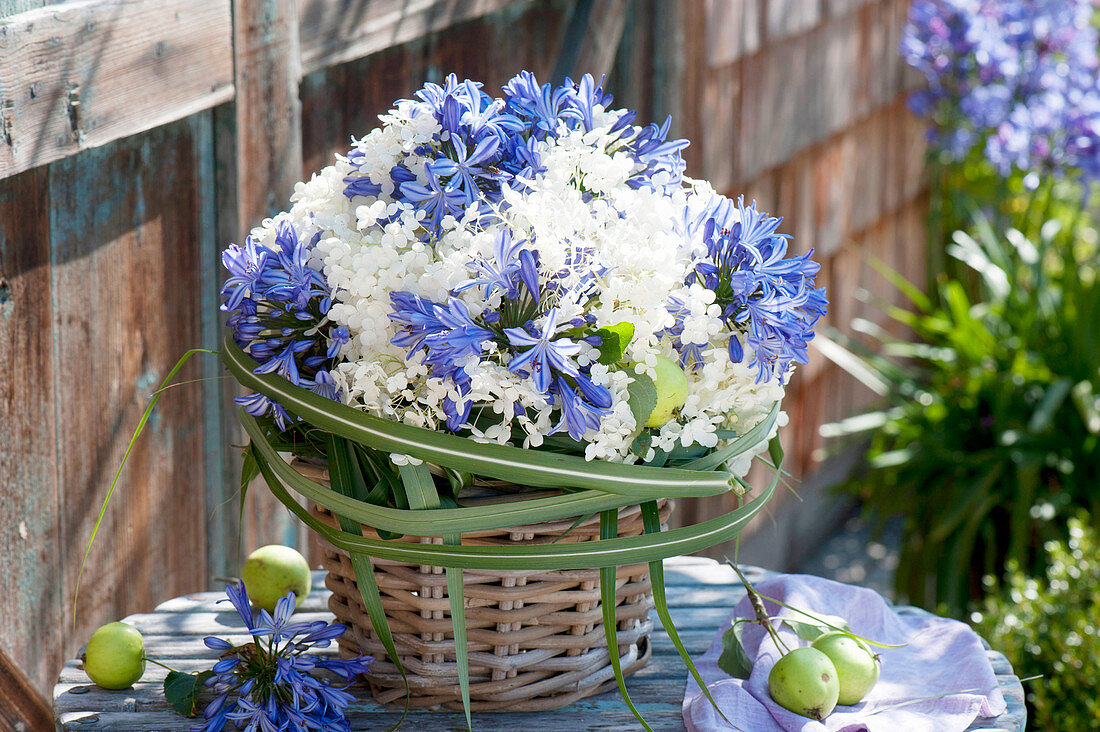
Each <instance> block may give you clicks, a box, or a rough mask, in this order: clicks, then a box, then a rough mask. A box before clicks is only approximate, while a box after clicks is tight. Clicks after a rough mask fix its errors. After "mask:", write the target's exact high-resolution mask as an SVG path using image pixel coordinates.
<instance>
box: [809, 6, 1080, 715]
mask: <svg viewBox="0 0 1100 732" xmlns="http://www.w3.org/2000/svg"><path fill="white" fill-rule="evenodd" d="M1095 22H1096V18H1095V17H1094V8H1093V6H1092V4H1091V3H1090V2H1088V1H1087V0H1029V1H1026V2H1025V1H1022V0H1021V1H1018V0H996V1H993V0H916V1H915V2H913V3H912V5H911V6H910V13H909V22H908V24H907V26H906V28H905V33H904V39H903V42H902V47H901V51H902V54H903V55H904V56H905V58H906V60H907V61H908V62H909V63H910V64H911V65H912V66H913V67H915V68H916V69H918V70H920V71H921V72H922V73H923V74H924V76H925V79H926V81H927V86H926V87H925V88H923V89H921V90H918V91H917V92H916V93H915V94H914V96H913V99H912V101H913V106H914V109H915V110H916V111H918V112H919V113H921V114H924V115H926V116H927V117H928V118H929V119H930V120H931V123H932V124H931V132H932V141H933V148H932V156H931V160H932V162H933V163H934V165H935V167H934V169H933V173H934V175H933V185H934V187H933V193H934V196H933V206H932V209H931V211H930V217H929V230H930V232H931V236H930V249H929V255H930V257H932V258H933V267H932V269H933V271H934V273H935V274H936V277H935V278H934V280H933V281H932V282H930V283H928V284H929V286H927V287H925V283H923V282H913V283H910V282H906V281H905V280H904V279H902V278H901V277H900V276H899V275H897V274H896V273H890V272H886V274H887V276H888V277H890V279H891V281H892V282H893V283H894V284H895V285H897V286H898V288H899V289H900V290H901V292H902V293H903V294H904V296H905V298H906V299H907V300H908V304H909V305H910V308H909V309H903V308H893V307H890V308H886V312H885V315H886V316H887V317H889V318H893V319H894V320H895V321H896V323H895V324H896V326H897V327H896V328H892V329H890V330H889V331H887V330H885V329H881V328H875V329H870V328H865V327H864V328H861V327H860V326H858V325H856V324H855V323H853V329H856V330H860V332H861V333H862V334H863V335H864V336H866V337H865V338H862V339H861V340H859V341H855V340H851V339H847V338H845V337H844V336H843V335H841V334H840V333H832V332H831V333H829V334H828V339H822V340H820V341H819V344H821V346H822V348H821V350H822V351H823V352H826V353H832V354H834V355H836V356H837V358H836V362H837V364H838V365H841V366H842V367H846V368H849V369H850V370H851V371H852V373H853V375H854V376H856V377H857V378H860V379H862V380H863V381H864V383H865V384H867V385H868V387H869V388H871V389H873V390H875V391H876V392H878V393H879V394H880V395H881V401H880V403H878V404H876V405H875V406H874V408H873V409H872V410H870V411H868V412H865V413H863V414H860V415H856V416H853V417H851V418H849V419H847V420H844V421H843V422H840V423H838V424H834V425H826V426H824V427H823V428H822V431H823V432H824V433H829V434H831V435H835V436H839V437H845V436H850V437H853V438H854V439H855V440H857V441H859V442H861V443H863V444H868V445H869V447H868V452H867V458H868V460H867V467H869V468H870V470H867V471H862V472H861V473H860V474H859V475H857V476H853V477H852V479H851V480H850V481H849V483H848V485H847V487H848V488H849V489H850V490H851V491H852V492H854V493H856V494H857V495H859V497H860V498H861V499H862V500H863V502H864V505H865V506H866V507H867V508H868V510H869V511H872V512H873V513H874V514H875V515H877V516H878V517H879V518H882V519H886V518H889V517H891V516H899V515H900V516H901V517H903V518H904V524H903V527H904V528H903V531H904V539H903V542H902V546H901V550H900V556H899V566H898V571H897V573H896V576H895V581H896V583H897V590H898V594H899V595H901V596H904V597H906V598H907V599H908V601H910V602H912V603H914V604H919V605H922V606H924V607H927V608H929V609H936V610H939V611H943V610H946V611H947V612H949V613H951V614H953V615H956V616H958V617H966V615H967V613H968V612H969V610H970V609H971V608H972V607H973V605H974V603H976V602H977V601H979V600H980V599H981V597H982V595H983V594H985V593H988V592H990V589H991V587H993V586H994V585H995V584H996V583H994V582H992V581H987V582H982V581H980V578H981V577H982V576H983V575H988V576H990V577H1003V576H1004V574H1005V568H1006V564H1007V566H1013V567H1016V568H1022V569H1024V570H1026V571H1028V572H1030V573H1032V574H1033V575H1039V574H1042V573H1043V571H1044V566H1043V564H1044V562H1045V561H1046V553H1045V552H1044V551H1043V548H1044V544H1046V543H1047V542H1051V541H1065V540H1066V539H1067V538H1068V536H1069V532H1070V518H1071V517H1072V516H1073V515H1074V514H1076V513H1077V512H1078V511H1080V510H1087V511H1090V512H1091V513H1092V514H1093V520H1097V519H1100V506H1098V504H1097V501H1096V495H1097V494H1096V484H1097V481H1098V473H1097V470H1098V466H1100V369H1098V364H1100V335H1098V334H1100V329H1098V328H1097V327H1096V321H1097V319H1098V318H1100V248H1098V246H1097V242H1098V240H1100V237H1098V235H1097V226H1096V216H1095V213H1096V209H1095V202H1094V200H1095V199H1092V200H1090V195H1091V194H1092V193H1094V189H1095V183H1096V181H1097V179H1098V176H1100V82H1098V76H1100V74H1098V69H1100V63H1098V60H1097V50H1098V44H1100V39H1098V34H1097V30H1096V26H1095ZM937 256H938V257H940V262H936V260H935V257H937ZM899 333H904V334H906V335H905V336H900V337H899ZM902 338H904V340H903V339H902ZM930 486H934V487H935V490H934V491H933V492H930V491H929V487H930ZM944 557H951V561H944ZM1083 662H1085V663H1087V662H1088V661H1083ZM1052 681H1054V682H1057V679H1052ZM1058 686H1059V683H1052V684H1051V685H1050V688H1057V687H1058ZM1073 721H1075V722H1076V721H1078V720H1073ZM1062 728H1065V729H1072V728H1074V726H1073V725H1072V724H1068V725H1066V726H1064V727H1059V729H1062Z"/></svg>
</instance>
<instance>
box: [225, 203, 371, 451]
mask: <svg viewBox="0 0 1100 732" xmlns="http://www.w3.org/2000/svg"><path fill="white" fill-rule="evenodd" d="M319 236H320V233H318V234H317V235H314V236H313V237H312V238H310V239H303V238H302V237H301V236H300V235H299V233H298V231H297V230H296V229H295V227H294V225H293V224H291V223H290V222H288V221H280V222H279V223H278V224H277V225H276V229H275V245H276V246H275V247H274V248H268V247H266V246H263V245H261V244H258V243H257V242H255V241H254V240H253V239H252V237H248V238H247V239H246V240H245V245H244V246H243V247H240V246H237V245H236V244H232V245H230V246H229V247H228V248H227V249H226V250H225V251H224V252H223V253H222V264H223V265H224V266H225V268H226V269H227V270H228V271H229V277H228V278H227V279H226V281H225V284H224V285H223V286H222V291H221V296H222V298H223V300H224V302H223V304H222V306H221V309H222V310H223V311H224V312H227V313H229V318H228V319H227V321H226V324H227V325H228V326H229V328H230V330H231V331H232V334H233V340H234V342H235V343H236V344H237V345H238V346H240V347H241V348H242V349H244V350H245V351H246V352H247V353H248V354H249V355H250V356H252V358H254V359H256V360H257V361H258V362H259V363H260V365H259V366H258V367H257V368H256V373H258V374H268V373H275V374H279V375H280V376H282V377H283V378H285V379H287V380H288V381H290V382H291V383H292V384H295V385H297V386H302V387H304V388H306V389H310V390H311V391H313V392H315V393H317V394H320V395H322V396H324V397H327V398H329V399H337V398H338V397H339V391H338V389H336V384H335V381H334V380H333V378H332V375H331V374H330V373H329V372H328V371H327V370H326V368H325V365H326V363H327V362H329V361H331V360H332V359H335V357H336V356H337V355H338V354H339V352H340V347H341V346H342V345H343V344H345V343H347V342H348V340H349V338H350V334H349V332H348V329H347V327H345V326H335V327H334V326H332V325H331V324H330V323H328V320H327V317H326V316H327V314H328V311H329V307H330V306H331V300H332V297H331V292H330V291H329V287H328V284H327V283H326V282H325V278H324V276H323V275H322V274H321V273H320V272H319V271H317V270H316V269H313V267H311V266H310V263H309V259H310V253H311V250H312V249H313V247H314V245H316V243H317V239H318V237H319ZM234 401H235V402H236V403H237V404H240V405H241V406H243V407H244V408H245V410H246V411H247V412H248V413H249V414H251V415H252V416H253V417H267V416H270V417H272V418H273V419H274V421H275V424H276V425H277V426H278V427H279V429H281V430H285V429H286V428H287V427H288V426H289V425H290V424H291V423H292V422H293V419H292V418H291V417H290V415H289V414H287V412H286V410H285V409H283V407H282V406H281V405H279V404H278V403H276V402H274V401H272V400H271V399H269V398H267V397H266V396H263V395H262V394H257V393H252V394H247V395H245V396H243V397H237V398H236V399H235V400H234Z"/></svg>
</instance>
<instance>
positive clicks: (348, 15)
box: [299, 0, 530, 74]
mask: <svg viewBox="0 0 1100 732" xmlns="http://www.w3.org/2000/svg"><path fill="white" fill-rule="evenodd" d="M527 2H530V0H302V2H301V3H300V6H299V7H300V11H301V13H300V17H301V42H302V69H303V71H304V72H305V73H307V74H309V73H312V72H314V71H318V70H320V69H323V68H325V67H326V66H334V65H336V64H339V63H343V62H345V61H350V60H352V59H356V58H362V57H363V56H369V55H370V54H372V53H376V52H378V51H381V50H384V49H386V48H392V47H394V46H397V45H400V44H402V43H407V42H408V41H411V40H414V39H416V38H422V37H424V36H426V35H428V34H430V33H433V32H435V31H439V30H442V29H444V28H447V27H449V26H452V25H455V24H457V23H461V22H463V21H467V20H472V19H474V18H477V17H480V16H482V15H486V14H488V13H492V12H494V11H497V10H500V9H501V8H505V7H507V6H509V5H517V4H521V3H527ZM479 50H484V49H479Z"/></svg>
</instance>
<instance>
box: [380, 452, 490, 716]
mask: <svg viewBox="0 0 1100 732" xmlns="http://www.w3.org/2000/svg"><path fill="white" fill-rule="evenodd" d="M398 470H399V471H400V473H401V481H402V482H403V483H404V484H405V495H407V496H408V497H409V506H410V508H412V509H413V510H414V511H423V510H428V509H433V508H439V492H438V491H437V490H436V488H435V480H434V479H433V478H432V473H431V471H430V470H428V466H427V465H424V464H423V463H421V464H420V465H402V466H400V467H399V468H398ZM443 541H444V543H446V544H449V545H451V546H461V545H462V534H459V533H448V534H446V535H445V536H444V537H443ZM446 572H447V600H448V602H449V604H450V606H451V632H452V634H453V635H454V642H455V664H456V665H457V666H458V686H459V689H460V690H461V693H462V710H463V711H464V712H465V713H466V727H467V728H469V729H473V726H474V723H473V720H472V718H471V716H470V656H469V648H468V647H467V644H466V590H465V587H464V584H463V582H462V570H461V569H455V568H454V567H447V568H446Z"/></svg>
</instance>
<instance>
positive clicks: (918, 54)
mask: <svg viewBox="0 0 1100 732" xmlns="http://www.w3.org/2000/svg"><path fill="white" fill-rule="evenodd" d="M1093 12H1094V8H1093V6H1092V3H1091V2H1089V0H917V1H916V2H914V3H913V4H912V6H911V7H910V11H909V22H908V24H907V25H906V27H905V33H904V35H903V38H902V46H901V49H902V55H903V56H904V57H905V60H906V61H907V62H908V63H909V64H910V65H911V66H912V67H913V68H915V69H917V70H918V71H920V72H921V73H922V74H923V75H924V77H925V79H926V81H927V87H925V88H923V89H921V90H919V91H917V92H916V93H915V94H914V95H913V96H912V99H911V101H912V106H913V109H914V110H915V111H916V112H917V113H918V114H921V115H923V116H926V117H928V118H929V119H930V120H931V121H932V122H933V123H934V124H933V128H932V133H933V140H934V141H935V143H936V145H937V146H938V147H939V148H941V149H942V150H943V151H944V152H945V153H947V154H948V155H949V156H950V157H951V158H953V159H956V160H959V159H962V158H964V157H965V156H966V155H967V153H968V152H970V151H971V150H972V149H978V150H980V151H981V153H982V154H983V155H984V156H985V157H986V158H987V159H988V160H989V162H990V163H992V164H993V165H994V166H995V167H996V169H997V170H998V171H999V172H1000V173H1001V175H1005V176H1007V175H1009V174H1011V173H1012V171H1013V170H1019V171H1023V172H1024V173H1025V174H1031V175H1030V177H1029V178H1028V182H1029V183H1030V184H1031V185H1032V187H1034V185H1035V184H1037V182H1038V180H1039V178H1040V177H1041V176H1044V175H1048V174H1056V175H1070V176H1080V177H1082V178H1083V179H1085V180H1088V181H1092V180H1096V179H1097V178H1098V177H1100V75H1098V72H1100V58H1098V55H1097V51H1098V37H1097V29H1096V26H1095V25H1093V24H1092V22H1091V20H1092V15H1093Z"/></svg>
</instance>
